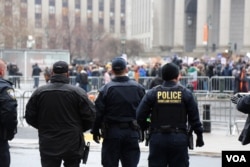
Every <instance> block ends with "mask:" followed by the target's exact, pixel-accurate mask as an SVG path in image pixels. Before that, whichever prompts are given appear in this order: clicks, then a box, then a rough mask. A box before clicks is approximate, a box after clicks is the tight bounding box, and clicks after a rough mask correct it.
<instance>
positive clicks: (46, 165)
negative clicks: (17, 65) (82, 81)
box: [25, 61, 95, 167]
mask: <svg viewBox="0 0 250 167" xmlns="http://www.w3.org/2000/svg"><path fill="white" fill-rule="evenodd" d="M94 112H95V107H94V104H93V103H92V102H91V101H90V100H89V99H88V96H87V94H86V92H85V91H84V90H83V89H81V88H80V87H76V86H73V85H70V84H69V74H68V64H67V63H66V62H64V61H58V62H56V63H54V65H53V75H52V77H51V83H49V84H46V85H44V86H40V87H38V88H37V89H36V90H35V92H34V93H33V94H32V96H31V98H30V99H29V101H28V103H27V105H26V113H25V118H26V121H27V123H28V124H30V125H31V126H33V127H34V128H36V129H38V134H39V149H40V156H41V164H42V167H60V166H61V163H62V161H64V166H65V167H79V165H80V160H81V157H82V155H83V148H84V144H85V142H84V138H83V132H85V131H87V130H89V129H91V127H92V125H93V122H94V118H95V113H94Z"/></svg>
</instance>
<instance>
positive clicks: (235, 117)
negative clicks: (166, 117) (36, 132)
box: [15, 89, 246, 134]
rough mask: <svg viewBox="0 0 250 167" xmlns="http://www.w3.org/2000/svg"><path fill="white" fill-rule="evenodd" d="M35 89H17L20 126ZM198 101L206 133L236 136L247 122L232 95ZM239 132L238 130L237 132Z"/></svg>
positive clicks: (202, 96)
mask: <svg viewBox="0 0 250 167" xmlns="http://www.w3.org/2000/svg"><path fill="white" fill-rule="evenodd" d="M33 91H34V89H32V90H25V91H21V90H19V89H15V93H16V97H17V102H18V119H19V124H20V125H21V126H24V121H25V118H24V116H25V109H26V104H27V102H28V100H29V98H30V97H31V95H32V93H33ZM194 96H195V97H196V99H197V103H198V108H199V112H200V118H201V121H202V123H203V126H204V131H205V132H210V131H213V130H226V132H227V133H229V134H235V132H236V130H235V128H237V129H241V128H242V127H239V125H238V123H239V120H243V121H244V120H245V119H246V115H244V114H242V113H240V112H238V111H237V110H236V107H235V105H234V104H232V103H231V100H230V98H231V95H230V94H227V93H209V96H208V94H207V93H194ZM237 132H238V130H237Z"/></svg>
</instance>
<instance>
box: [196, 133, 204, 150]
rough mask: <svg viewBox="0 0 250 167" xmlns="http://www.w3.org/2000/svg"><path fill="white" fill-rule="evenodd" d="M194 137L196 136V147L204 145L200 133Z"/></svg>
mask: <svg viewBox="0 0 250 167" xmlns="http://www.w3.org/2000/svg"><path fill="white" fill-rule="evenodd" d="M196 135H197V139H196V147H202V146H203V145H204V141H203V136H202V133H200V134H196Z"/></svg>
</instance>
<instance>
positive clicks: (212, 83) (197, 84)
mask: <svg viewBox="0 0 250 167" xmlns="http://www.w3.org/2000/svg"><path fill="white" fill-rule="evenodd" d="M154 78H155V77H140V78H139V81H138V82H139V83H140V84H142V85H143V86H144V87H145V89H149V86H150V83H151V82H152V80H153V79H154ZM9 79H10V80H11V81H13V82H14V86H15V88H19V85H20V87H21V88H23V87H25V88H27V89H32V88H33V83H34V81H33V78H32V77H30V78H24V77H22V76H9ZM39 79H40V83H39V85H42V84H45V80H44V77H41V76H40V77H39ZM88 79H89V84H88V91H91V90H96V89H99V88H100V87H101V86H103V85H104V78H103V77H92V76H90V77H89V78H88ZM132 79H133V78H132ZM248 79H249V87H250V78H248ZM180 83H181V84H182V85H183V86H187V84H190V83H191V84H192V85H193V86H194V92H196V93H208V92H212V93H214V92H216V93H233V92H234V88H235V77H233V76H228V77H225V76H213V77H211V78H209V77H207V76H197V77H192V76H183V77H182V78H181V79H180ZM70 84H72V85H75V84H76V81H75V77H74V76H71V77H70Z"/></svg>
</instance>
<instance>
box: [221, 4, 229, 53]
mask: <svg viewBox="0 0 250 167" xmlns="http://www.w3.org/2000/svg"><path fill="white" fill-rule="evenodd" d="M230 13H231V0H221V1H220V28H219V49H218V51H219V52H225V50H227V49H228V47H229V46H228V45H229V42H230Z"/></svg>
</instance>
